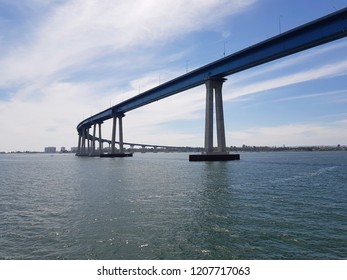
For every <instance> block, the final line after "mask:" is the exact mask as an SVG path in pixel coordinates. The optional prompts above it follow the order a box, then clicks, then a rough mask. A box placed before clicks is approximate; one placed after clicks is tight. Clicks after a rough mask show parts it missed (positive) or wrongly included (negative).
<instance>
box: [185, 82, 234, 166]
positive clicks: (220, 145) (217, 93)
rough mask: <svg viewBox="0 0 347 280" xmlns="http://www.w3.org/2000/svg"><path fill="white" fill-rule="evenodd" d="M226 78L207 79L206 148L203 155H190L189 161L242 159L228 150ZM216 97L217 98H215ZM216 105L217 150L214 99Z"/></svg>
mask: <svg viewBox="0 0 347 280" xmlns="http://www.w3.org/2000/svg"><path fill="white" fill-rule="evenodd" d="M225 81H226V79H224V78H209V79H207V80H206V82H205V85H206V112H205V149H204V152H203V153H202V154H201V155H190V156H189V161H225V160H235V159H240V155H238V154H229V153H228V152H227V150H226V142H225V128H224V113H223V98H222V87H223V83H224V82H225ZM213 97H215V98H213ZM214 99H215V107H216V125H217V129H216V130H217V150H216V151H215V150H214V147H213V117H214V113H213V100H214Z"/></svg>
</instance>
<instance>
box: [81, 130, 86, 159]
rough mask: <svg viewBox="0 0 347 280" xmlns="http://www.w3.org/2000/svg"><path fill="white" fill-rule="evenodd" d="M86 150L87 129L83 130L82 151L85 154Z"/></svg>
mask: <svg viewBox="0 0 347 280" xmlns="http://www.w3.org/2000/svg"><path fill="white" fill-rule="evenodd" d="M85 152H86V130H85V129H83V130H82V152H81V154H82V155H84V154H85Z"/></svg>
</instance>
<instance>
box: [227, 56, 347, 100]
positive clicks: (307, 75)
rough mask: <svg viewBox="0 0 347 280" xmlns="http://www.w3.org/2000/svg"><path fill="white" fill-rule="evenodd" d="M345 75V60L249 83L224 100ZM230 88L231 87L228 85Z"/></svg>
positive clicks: (346, 68) (346, 60)
mask: <svg viewBox="0 0 347 280" xmlns="http://www.w3.org/2000/svg"><path fill="white" fill-rule="evenodd" d="M346 74H347V59H345V60H342V61H339V62H335V63H331V64H325V65H321V66H319V67H316V68H312V69H309V70H304V71H300V72H296V73H292V74H286V75H283V76H281V77H277V78H273V79H266V80H262V81H260V82H255V83H251V84H249V85H243V86H241V87H239V88H232V92H233V93H232V94H226V95H225V98H224V99H225V100H232V99H236V98H239V97H243V96H247V95H251V94H256V93H261V92H264V91H267V90H272V89H276V88H281V87H284V86H289V85H294V84H298V83H303V82H307V81H313V80H317V79H327V78H331V77H334V76H335V77H336V76H342V75H346ZM229 86H231V85H229Z"/></svg>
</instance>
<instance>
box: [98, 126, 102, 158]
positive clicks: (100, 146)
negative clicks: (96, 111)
mask: <svg viewBox="0 0 347 280" xmlns="http://www.w3.org/2000/svg"><path fill="white" fill-rule="evenodd" d="M101 124H102V123H99V154H100V155H102V150H103V147H102V137H101Z"/></svg>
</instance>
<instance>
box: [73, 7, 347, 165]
mask: <svg viewBox="0 0 347 280" xmlns="http://www.w3.org/2000/svg"><path fill="white" fill-rule="evenodd" d="M346 36H347V8H344V9H341V10H339V11H336V12H335V13H332V14H329V15H327V16H325V17H322V18H319V19H317V20H315V21H312V22H309V23H307V24H304V25H301V26H299V27H297V28H294V29H292V30H289V31H287V32H284V33H282V34H279V35H277V36H274V37H272V38H270V39H268V40H265V41H263V42H260V43H258V44H255V45H253V46H250V47H248V48H246V49H244V50H241V51H239V52H236V53H234V54H231V55H229V56H226V57H224V58H222V59H219V60H217V61H214V62H212V63H210V64H207V65H205V66H203V67H200V68H198V69H196V70H193V71H191V72H189V73H186V74H185V75H182V76H179V77H177V78H175V79H173V80H171V81H169V82H166V83H164V84H161V85H159V86H157V87H154V88H152V89H150V90H148V91H146V92H143V93H141V94H139V95H137V96H134V97H132V98H130V99H128V100H126V101H123V102H121V103H119V104H117V105H115V106H113V107H111V108H108V109H106V110H104V111H102V112H100V113H98V114H96V115H94V116H92V117H89V118H87V119H85V120H83V121H82V122H80V123H79V124H78V126H77V131H78V152H77V154H76V155H78V156H82V155H90V154H91V153H90V151H91V149H93V148H94V149H95V142H96V139H97V138H96V130H97V127H98V136H99V139H102V135H101V125H102V123H103V122H104V121H106V120H108V119H112V120H113V126H112V139H111V140H109V141H110V143H111V144H110V145H111V147H110V150H111V152H110V153H109V154H108V156H127V154H125V153H124V151H123V145H124V144H125V142H124V141H123V123H122V119H123V117H124V116H125V113H126V112H129V111H131V110H134V109H136V108H139V107H141V106H144V105H147V104H149V103H152V102H154V101H158V100H160V99H163V98H166V97H168V96H171V95H174V94H177V93H179V92H182V91H185V90H188V89H190V88H193V87H196V86H199V85H202V84H205V85H206V113H205V144H204V152H203V153H202V154H201V155H191V156H190V158H189V159H190V160H193V161H195V160H233V159H239V158H240V157H239V155H237V154H236V155H235V154H228V153H227V152H226V141H225V128H224V115H223V100H222V87H223V83H224V82H225V81H226V79H225V77H226V76H229V75H232V74H234V73H237V72H241V71H244V70H246V69H249V68H252V67H255V66H258V65H261V64H264V63H267V62H270V61H273V60H276V59H279V58H282V57H285V56H288V55H291V54H294V53H297V52H301V51H304V50H307V49H309V48H313V47H316V46H319V45H322V44H326V43H329V42H331V41H334V40H337V39H341V38H343V37H346ZM214 107H215V110H216V128H217V129H216V131H217V147H214V145H213V111H214ZM117 122H118V131H119V132H118V141H116V130H117ZM91 128H93V134H92V135H90V134H89V133H90V129H91ZM116 142H118V143H119V146H120V148H119V152H116V148H115V144H116ZM91 143H94V144H93V145H94V146H92V145H91ZM153 146H154V145H153ZM102 150H103V149H102V141H99V151H100V153H102Z"/></svg>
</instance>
